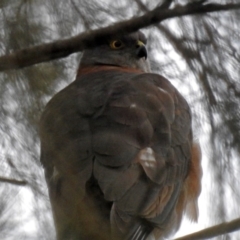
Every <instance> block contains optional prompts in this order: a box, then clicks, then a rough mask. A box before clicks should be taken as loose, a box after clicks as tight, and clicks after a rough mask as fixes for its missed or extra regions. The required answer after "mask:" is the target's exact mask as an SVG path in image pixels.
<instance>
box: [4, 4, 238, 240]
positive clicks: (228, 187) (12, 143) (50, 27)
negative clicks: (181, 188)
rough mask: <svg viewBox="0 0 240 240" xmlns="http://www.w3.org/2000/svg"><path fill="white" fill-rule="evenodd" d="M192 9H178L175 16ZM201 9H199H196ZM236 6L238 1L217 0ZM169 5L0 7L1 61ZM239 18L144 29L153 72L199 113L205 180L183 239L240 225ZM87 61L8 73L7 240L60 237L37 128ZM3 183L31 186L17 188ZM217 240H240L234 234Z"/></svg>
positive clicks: (179, 21) (230, 15) (196, 19)
mask: <svg viewBox="0 0 240 240" xmlns="http://www.w3.org/2000/svg"><path fill="white" fill-rule="evenodd" d="M188 2H190V0H189V1H178V0H175V1H172V5H171V6H172V7H174V6H176V5H179V4H185V3H188ZM192 2H194V1H192ZM209 2H212V3H221V4H225V3H230V2H232V3H234V2H236V3H237V2H238V3H239V2H240V1H239V0H238V1H237V0H236V1H230V0H229V1H228V0H222V1H209ZM161 3H162V1H161V0H151V1H147V0H131V1H129V0H118V1H111V0H108V1H107V0H92V1H89V0H68V1H65V0H34V1H33V0H18V1H16V0H0V55H5V54H9V53H11V52H14V51H15V50H18V49H22V48H26V47H30V46H34V45H38V44H41V43H46V42H51V41H54V40H58V39H64V38H69V37H71V36H74V35H76V34H78V33H81V32H84V31H87V30H91V29H96V28H100V27H104V26H108V25H109V24H111V23H114V22H117V21H122V20H126V19H128V18H130V17H134V16H140V15H142V14H144V13H145V12H146V11H148V10H151V9H154V8H155V7H156V6H158V5H159V4H161ZM239 24H240V11H239V10H234V11H228V12H215V13H208V14H204V15H194V16H188V17H181V18H174V19H171V20H166V21H164V22H162V23H161V24H157V25H155V26H152V27H149V28H147V29H143V32H144V33H145V34H146V35H147V36H148V51H149V54H148V55H149V58H150V61H151V64H152V71H153V72H157V73H159V74H161V75H163V76H165V77H166V78H168V79H169V80H170V81H171V82H172V83H173V85H175V86H176V87H177V88H178V89H179V91H180V92H181V93H182V94H183V96H184V97H185V98H186V99H187V101H188V102H189V104H190V106H191V110H192V115H193V129H194V139H195V140H196V141H198V142H199V143H200V144H201V148H202V154H203V159H202V164H203V168H204V175H203V181H202V195H201V197H200V199H199V205H200V219H199V223H198V224H191V223H190V222H189V221H187V220H184V222H183V224H182V227H181V229H180V232H179V233H178V235H183V234H186V233H190V232H193V231H195V230H197V229H202V228H204V227H207V226H210V225H213V224H216V223H221V222H225V221H229V220H231V219H234V218H237V217H239V216H240V208H239V202H240V195H239V194H240V187H239V179H240V178H239V176H240V160H239V155H240V107H239V106H240V79H239V78H240V64H239V60H240V28H239ZM80 57H81V54H80V53H77V54H73V55H71V56H69V57H68V58H65V59H61V60H55V61H51V62H47V63H42V64H38V65H35V66H32V67H27V68H24V69H21V70H11V71H6V72H1V73H0V103H1V104H0V196H1V197H0V238H1V239H2V240H13V239H19V240H21V239H24V240H28V239H31V240H37V239H41V240H53V239H54V237H55V234H54V227H53V221H52V215H51V209H50V204H49V199H48V192H47V187H46V183H45V179H44V172H43V169H42V166H41V164H40V161H39V138H38V121H39V117H40V115H41V112H42V110H43V108H44V106H45V104H46V103H47V102H48V101H49V99H50V98H51V97H52V96H53V95H54V94H55V93H56V92H58V91H59V90H60V89H62V88H63V87H65V86H66V85H68V84H69V83H70V82H72V81H73V80H74V78H75V72H76V69H77V65H78V62H79V60H80ZM1 178H9V179H17V180H21V181H27V185H25V186H19V185H16V184H14V182H13V183H6V182H5V181H3V180H1ZM216 239H221V240H230V239H231V240H235V239H240V234H238V233H232V234H229V235H225V236H219V237H218V238H216Z"/></svg>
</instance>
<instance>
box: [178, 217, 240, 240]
mask: <svg viewBox="0 0 240 240" xmlns="http://www.w3.org/2000/svg"><path fill="white" fill-rule="evenodd" d="M239 229H240V218H237V219H235V220H233V221H231V222H226V223H221V224H218V225H215V226H213V227H210V228H206V229H203V230H201V231H199V232H195V233H192V234H189V235H186V236H183V237H180V238H176V239H174V240H200V239H209V238H214V237H217V236H220V235H222V234H227V233H231V232H234V231H237V230H239Z"/></svg>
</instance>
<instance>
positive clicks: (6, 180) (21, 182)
mask: <svg viewBox="0 0 240 240" xmlns="http://www.w3.org/2000/svg"><path fill="white" fill-rule="evenodd" d="M0 182H3V183H10V184H13V185H18V186H25V185H27V181H25V180H16V179H13V178H5V177H0Z"/></svg>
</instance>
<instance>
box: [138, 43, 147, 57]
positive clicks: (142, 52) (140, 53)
mask: <svg viewBox="0 0 240 240" xmlns="http://www.w3.org/2000/svg"><path fill="white" fill-rule="evenodd" d="M136 47H137V57H138V58H143V57H144V58H145V60H146V59H147V49H146V47H145V45H144V43H143V42H141V41H139V40H138V41H137V45H136Z"/></svg>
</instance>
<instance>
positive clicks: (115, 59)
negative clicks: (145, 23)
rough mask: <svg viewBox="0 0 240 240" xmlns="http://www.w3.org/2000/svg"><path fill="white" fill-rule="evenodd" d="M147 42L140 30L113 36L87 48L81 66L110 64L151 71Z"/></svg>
mask: <svg viewBox="0 0 240 240" xmlns="http://www.w3.org/2000/svg"><path fill="white" fill-rule="evenodd" d="M146 43H147V39H146V37H145V35H144V34H143V33H142V32H140V31H138V32H135V33H132V34H129V35H125V36H121V35H116V36H113V37H111V38H109V39H106V40H105V41H104V42H103V44H101V45H99V46H98V47H95V48H91V49H87V50H85V51H84V52H83V56H82V59H81V63H80V66H81V67H84V66H96V65H110V66H120V67H128V68H135V69H140V70H142V71H144V72H150V65H149V61H148V59H147V49H146Z"/></svg>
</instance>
